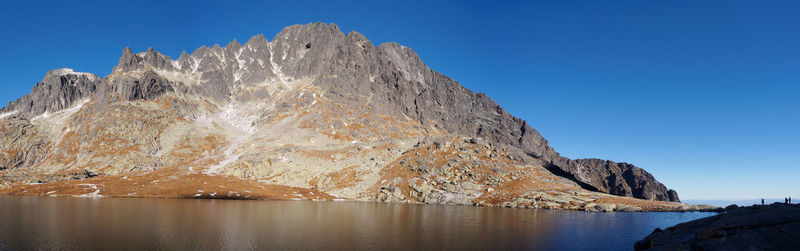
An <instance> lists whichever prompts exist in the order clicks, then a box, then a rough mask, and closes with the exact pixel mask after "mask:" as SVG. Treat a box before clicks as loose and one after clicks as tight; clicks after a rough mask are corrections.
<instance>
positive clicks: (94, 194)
mask: <svg viewBox="0 0 800 251" xmlns="http://www.w3.org/2000/svg"><path fill="white" fill-rule="evenodd" d="M78 186H89V187H91V188H92V189H94V192H91V193H87V194H81V195H75V196H74V197H84V198H100V197H103V195H100V189H98V188H97V185H95V184H78Z"/></svg>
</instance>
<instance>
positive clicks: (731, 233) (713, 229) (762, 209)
mask: <svg viewBox="0 0 800 251" xmlns="http://www.w3.org/2000/svg"><path fill="white" fill-rule="evenodd" d="M798 236H800V205H797V204H791V205H786V204H777V203H776V204H772V205H767V206H751V207H736V206H729V207H727V208H726V213H723V214H719V215H715V216H711V217H706V218H702V219H698V220H694V221H690V222H686V223H681V224H678V225H675V226H673V227H669V228H667V229H664V230H661V229H656V230H655V231H653V233H651V234H650V235H648V236H647V237H645V238H644V239H642V240H640V241H638V242H636V244H635V245H634V248H635V249H636V250H794V249H797V247H800V239H798V238H797V237H798Z"/></svg>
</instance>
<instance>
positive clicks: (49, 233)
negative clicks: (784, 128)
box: [0, 196, 714, 250]
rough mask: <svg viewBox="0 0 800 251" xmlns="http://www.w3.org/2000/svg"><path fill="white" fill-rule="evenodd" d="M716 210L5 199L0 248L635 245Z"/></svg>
mask: <svg viewBox="0 0 800 251" xmlns="http://www.w3.org/2000/svg"><path fill="white" fill-rule="evenodd" d="M710 215H714V213H619V212H618V213H589V212H574V211H555V210H533V209H511V208H478V207H469V206H441V205H407V204H390V203H370V202H308V201H233V200H180V199H117V198H102V199H85V198H46V197H16V196H0V250H9V249H11V250H18V249H70V250H74V249H104V250H118V249H170V250H174V249H234V250H241V249H324V250H331V249H335V250H352V249H362V250H363V249H370V250H374V249H395V250H396V249H534V250H629V249H632V247H633V243H634V242H635V241H636V240H639V239H641V238H643V237H644V236H645V235H647V234H648V233H650V232H651V231H652V230H653V229H654V228H656V227H661V228H665V227H668V226H672V225H674V224H677V223H680V222H685V221H689V220H693V219H697V218H702V217H706V216H710Z"/></svg>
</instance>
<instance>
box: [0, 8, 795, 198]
mask: <svg viewBox="0 0 800 251" xmlns="http://www.w3.org/2000/svg"><path fill="white" fill-rule="evenodd" d="M798 13H800V2H797V1H519V2H516V1H513V2H500V1H482V2H478V1H446V2H437V3H433V2H428V1H416V2H415V1H370V2H339V3H332V1H312V0H308V1H279V2H255V1H254V2H245V1H224V2H222V1H219V2H212V1H208V2H204V1H183V2H181V1H175V2H173V1H119V2H117V1H93V2H91V1H90V2H72V3H70V2H68V1H57V2H55V1H54V2H39V1H14V2H12V3H6V4H5V6H4V8H3V9H2V10H0V21H1V23H2V26H1V27H0V74H1V75H2V76H3V77H4V79H3V81H2V83H0V90H1V91H0V106H5V104H7V103H8V102H9V101H12V100H15V99H17V98H19V97H21V96H23V95H25V94H27V93H28V92H29V91H30V90H31V88H32V87H33V85H34V84H35V83H36V82H38V81H40V80H41V79H42V77H43V76H44V74H45V73H46V72H47V71H48V70H51V69H57V68H63V67H69V68H73V69H75V70H76V71H84V72H92V73H95V74H98V75H100V76H101V77H102V76H105V75H106V74H108V73H109V72H110V71H111V69H112V67H113V66H114V65H116V63H117V60H118V58H119V56H120V55H121V53H122V48H124V47H125V46H130V47H131V48H132V49H133V50H134V51H135V52H139V51H144V50H146V49H147V48H148V47H153V48H154V49H155V50H157V51H159V52H161V53H163V54H165V55H168V56H171V57H172V58H177V57H178V56H179V55H180V53H181V51H183V50H185V51H187V52H189V53H191V52H192V51H194V49H196V48H198V47H200V46H201V45H207V46H211V45H213V44H215V43H218V44H220V45H223V46H224V45H225V44H227V43H228V42H229V41H231V40H233V39H237V40H239V41H241V42H245V41H247V40H248V39H249V38H250V37H251V36H253V35H256V34H264V35H265V36H266V37H267V38H268V39H269V40H272V37H273V36H274V35H275V34H276V33H278V32H279V31H280V30H281V29H282V28H283V27H285V26H288V25H292V24H306V23H309V22H318V21H319V22H326V23H329V22H332V23H336V24H337V25H338V26H339V27H340V29H341V30H342V31H343V32H345V33H347V32H350V31H352V30H356V31H358V32H360V33H362V34H364V35H365V36H366V37H367V38H368V39H370V40H371V41H372V42H373V43H375V44H376V45H377V44H380V43H384V42H389V41H396V42H398V43H400V44H403V45H405V46H408V47H410V48H412V49H414V50H415V51H416V52H417V53H418V54H419V55H420V57H421V58H422V59H423V61H424V62H425V63H426V64H427V65H428V66H430V67H431V68H433V69H434V70H436V71H439V72H442V73H444V74H446V75H448V76H450V77H452V78H453V79H455V80H457V81H459V82H460V83H461V84H462V85H464V86H466V87H467V88H470V89H472V90H474V91H478V92H483V93H486V94H488V95H489V97H491V98H492V99H494V100H495V101H496V102H497V103H499V104H500V105H501V106H503V107H504V108H505V109H506V110H507V111H509V112H510V113H512V114H514V115H516V116H518V117H520V118H522V119H525V120H527V121H528V122H529V124H530V125H531V126H532V127H534V128H535V129H537V130H538V131H539V132H540V133H541V134H542V135H543V136H544V137H545V138H547V139H548V140H549V142H550V144H551V145H552V146H553V147H554V148H555V149H556V150H557V151H558V152H560V153H561V154H562V155H564V156H567V157H570V158H589V157H594V158H603V159H611V160H615V161H620V162H630V163H633V164H636V165H637V166H640V167H642V168H644V169H645V170H647V171H649V172H650V173H652V174H653V175H654V176H655V177H656V178H657V179H658V180H659V181H661V182H662V183H664V184H665V185H666V186H667V187H669V188H673V189H675V190H677V191H678V193H679V195H680V197H681V199H744V198H764V197H765V198H782V197H784V196H789V195H792V193H795V194H794V195H795V196H796V197H798V198H800V182H798V181H800V179H798V177H800V166H798V163H800V130H798V129H800V15H798Z"/></svg>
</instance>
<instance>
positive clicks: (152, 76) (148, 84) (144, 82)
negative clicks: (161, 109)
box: [99, 70, 174, 100]
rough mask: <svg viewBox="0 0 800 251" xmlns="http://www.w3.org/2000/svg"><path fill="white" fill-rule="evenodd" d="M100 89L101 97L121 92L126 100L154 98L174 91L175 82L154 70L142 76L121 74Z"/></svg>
mask: <svg viewBox="0 0 800 251" xmlns="http://www.w3.org/2000/svg"><path fill="white" fill-rule="evenodd" d="M103 87H104V89H102V90H100V91H99V93H100V96H101V97H107V96H108V95H109V94H119V95H121V96H122V97H123V98H124V99H126V100H152V99H155V98H157V97H159V96H161V95H162V94H164V93H166V92H172V91H174V88H173V84H172V83H171V82H170V81H169V80H167V79H166V78H164V77H162V76H161V75H159V74H157V73H156V72H154V71H152V70H148V71H146V72H144V73H143V74H142V75H141V76H136V75H133V76H121V77H118V78H116V79H115V80H114V82H113V83H111V84H105V83H104V85H103Z"/></svg>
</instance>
